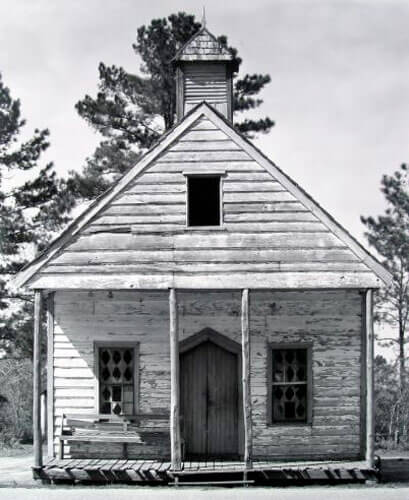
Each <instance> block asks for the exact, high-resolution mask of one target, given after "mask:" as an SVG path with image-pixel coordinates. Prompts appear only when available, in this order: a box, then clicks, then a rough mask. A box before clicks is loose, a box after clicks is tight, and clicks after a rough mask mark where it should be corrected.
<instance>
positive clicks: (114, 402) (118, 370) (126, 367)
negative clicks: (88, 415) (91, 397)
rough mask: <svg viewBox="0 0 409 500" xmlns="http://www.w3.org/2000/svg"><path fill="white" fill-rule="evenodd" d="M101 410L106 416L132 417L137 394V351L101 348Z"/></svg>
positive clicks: (123, 348) (121, 348)
mask: <svg viewBox="0 0 409 500" xmlns="http://www.w3.org/2000/svg"><path fill="white" fill-rule="evenodd" d="M98 352H99V401H100V404H99V408H100V413H102V414H104V415H132V414H133V413H134V406H135V401H134V394H135V390H134V388H135V376H134V373H135V363H136V360H135V349H134V348H133V347H100V348H99V350H98Z"/></svg>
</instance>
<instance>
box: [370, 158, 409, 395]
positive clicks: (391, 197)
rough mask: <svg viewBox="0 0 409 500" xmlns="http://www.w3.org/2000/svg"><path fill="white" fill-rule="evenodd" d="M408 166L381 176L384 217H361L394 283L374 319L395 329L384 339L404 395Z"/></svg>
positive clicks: (408, 266) (385, 292)
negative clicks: (394, 351) (393, 350)
mask: <svg viewBox="0 0 409 500" xmlns="http://www.w3.org/2000/svg"><path fill="white" fill-rule="evenodd" d="M408 182H409V176H408V166H407V165H405V164H403V165H401V167H400V169H399V170H397V171H396V172H395V173H394V174H393V175H391V176H389V175H384V176H383V178H382V187H381V191H382V192H383V193H384V195H385V198H386V201H387V208H386V211H385V213H384V215H379V216H378V217H361V220H362V222H363V223H364V224H365V226H366V228H367V231H366V233H365V235H366V237H367V238H368V242H369V244H370V245H371V246H373V247H374V248H375V249H376V251H377V252H378V253H379V255H381V256H382V257H383V264H384V265H385V267H386V268H387V269H388V270H389V271H390V272H391V273H392V276H393V282H392V285H391V286H390V287H389V288H387V289H382V290H381V291H380V294H379V297H378V307H377V315H378V317H379V319H380V320H381V321H385V322H387V323H389V324H390V325H392V326H393V327H395V328H396V333H397V334H396V337H392V338H389V339H387V340H388V341H389V342H390V343H392V344H397V345H398V348H399V355H398V362H399V381H400V392H401V394H403V392H404V389H405V383H406V353H405V347H406V344H407V342H408V339H407V335H406V330H407V325H408V319H409V189H408Z"/></svg>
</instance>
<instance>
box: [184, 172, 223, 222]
mask: <svg viewBox="0 0 409 500" xmlns="http://www.w3.org/2000/svg"><path fill="white" fill-rule="evenodd" d="M187 189H188V198H187V199H188V207H187V213H188V225H189V226H220V224H221V220H220V176H210V175H206V176H203V177H200V176H191V177H188V178H187Z"/></svg>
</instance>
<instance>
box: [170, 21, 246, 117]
mask: <svg viewBox="0 0 409 500" xmlns="http://www.w3.org/2000/svg"><path fill="white" fill-rule="evenodd" d="M173 64H174V65H175V66H176V114H177V121H178V122H180V120H181V119H182V118H183V117H184V116H185V115H186V113H188V112H189V111H190V110H191V109H192V108H193V107H195V106H196V105H197V104H198V103H200V102H202V101H206V102H207V103H208V104H210V105H211V106H213V107H214V108H215V109H216V110H217V111H219V112H220V113H222V114H223V115H224V116H225V117H226V118H227V119H228V120H229V121H231V122H232V121H233V85H232V79H233V74H234V73H235V72H237V70H238V62H237V60H236V59H235V58H234V56H233V55H232V54H231V53H230V52H229V51H228V50H227V49H226V48H225V47H223V45H222V44H221V43H219V42H218V41H217V39H216V37H215V36H214V35H212V34H211V33H210V32H209V31H208V29H207V28H206V26H205V25H204V26H203V27H202V28H201V29H200V30H199V31H198V32H197V33H196V34H195V35H194V36H193V37H192V38H191V39H190V40H189V41H188V42H187V43H186V44H185V45H184V46H183V47H181V49H180V50H179V51H178V52H177V54H176V56H175V57H174V58H173Z"/></svg>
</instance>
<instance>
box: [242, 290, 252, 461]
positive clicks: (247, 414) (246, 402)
mask: <svg viewBox="0 0 409 500" xmlns="http://www.w3.org/2000/svg"><path fill="white" fill-rule="evenodd" d="M241 349H242V353H241V357H242V391H243V419H244V462H245V466H246V468H251V466H252V445H253V442H252V441H253V433H252V422H251V393H250V327H249V291H248V289H244V290H243V291H242V297H241Z"/></svg>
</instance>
